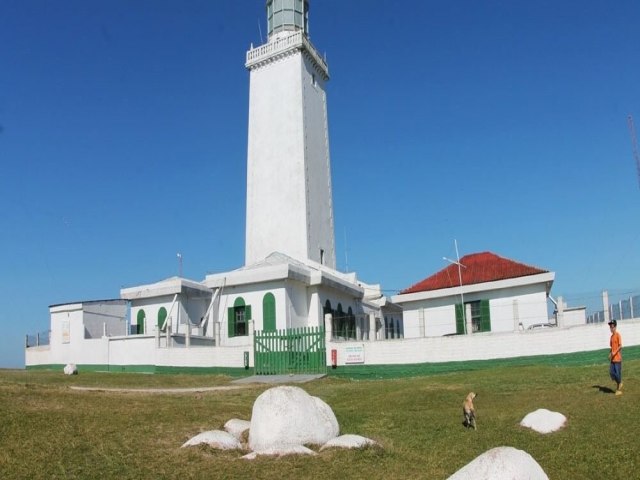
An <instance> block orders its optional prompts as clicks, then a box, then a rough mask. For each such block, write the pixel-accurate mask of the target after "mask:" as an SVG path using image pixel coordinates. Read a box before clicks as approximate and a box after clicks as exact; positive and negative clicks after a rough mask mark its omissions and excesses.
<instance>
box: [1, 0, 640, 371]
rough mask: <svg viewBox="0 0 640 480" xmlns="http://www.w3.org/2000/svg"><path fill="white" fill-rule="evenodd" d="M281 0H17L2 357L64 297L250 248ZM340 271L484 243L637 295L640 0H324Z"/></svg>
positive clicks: (432, 265) (402, 266) (15, 360)
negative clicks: (260, 69) (262, 89)
mask: <svg viewBox="0 0 640 480" xmlns="http://www.w3.org/2000/svg"><path fill="white" fill-rule="evenodd" d="M264 3H265V2H264V0H198V1H196V0H137V1H135V2H132V1H129V0H126V1H124V0H108V1H106V0H95V1H91V2H87V1H85V0H64V1H59V2H51V1H46V0H0V45H2V47H1V48H0V165H1V167H2V173H1V175H0V205H1V207H2V208H1V210H0V212H1V217H0V218H1V220H2V235H0V268H1V270H0V271H1V276H0V292H1V293H0V295H1V299H2V310H1V313H0V324H1V326H2V335H1V336H0V366H4V367H13V366H22V365H23V364H24V354H23V342H24V335H25V334H27V333H35V332H38V331H44V330H46V329H47V328H48V327H49V313H48V306H49V305H51V304H58V303H67V302H73V301H79V300H96V299H106V298H117V297H118V296H119V290H120V288H121V287H123V286H132V285H136V284H142V283H149V282H154V281H158V280H161V279H163V278H166V277H170V276H172V275H176V274H177V273H178V261H177V258H176V253H177V252H181V253H182V255H183V272H184V276H185V277H187V278H191V279H194V280H202V279H203V278H204V277H205V275H206V274H207V273H211V272H221V271H226V270H229V269H234V268H237V267H240V266H242V264H243V261H244V217H245V211H244V208H245V201H244V195H245V172H246V170H245V161H246V137H247V107H248V88H249V87H248V73H247V71H246V70H245V68H244V55H245V52H246V50H247V49H248V47H249V45H250V44H251V43H252V42H253V44H254V45H258V44H260V43H261V35H262V36H264V35H265V32H266V20H265V13H264ZM310 32H311V40H312V42H313V43H314V44H315V46H316V47H317V48H318V50H319V51H320V52H321V53H325V52H326V56H327V60H328V64H329V69H330V73H331V81H330V82H329V87H328V102H329V103H328V105H329V129H330V148H331V160H332V176H333V193H334V211H335V228H336V246H337V257H338V268H339V270H345V269H346V268H347V267H348V269H349V270H350V271H357V272H358V276H359V277H360V278H362V279H363V280H364V281H367V282H370V283H381V284H382V286H383V288H384V289H385V290H387V293H389V294H392V293H395V292H396V291H397V290H400V289H402V288H405V287H408V286H409V285H411V284H413V283H415V282H416V281H418V280H421V279H422V278H424V277H426V276H428V275H430V274H431V273H434V272H435V271H437V270H439V269H441V268H443V267H445V266H446V262H445V261H443V260H442V257H443V256H447V257H450V258H451V257H452V256H455V250H454V247H453V245H454V239H457V241H458V244H459V247H460V254H461V256H462V255H464V254H467V253H474V252H480V251H485V250H489V251H492V252H494V253H497V254H499V255H502V256H505V257H508V258H511V259H514V260H517V261H521V262H524V263H528V264H532V265H535V266H537V267H541V268H545V269H548V270H552V271H554V272H556V282H555V284H554V287H553V290H552V295H554V296H559V295H564V296H565V297H567V298H569V299H570V301H571V300H572V299H573V300H574V305H575V303H585V302H587V301H588V300H589V299H590V298H591V299H592V298H593V297H597V295H599V293H598V292H600V291H601V290H602V289H609V290H616V289H617V290H620V291H634V292H636V293H637V292H638V291H640V281H639V279H638V272H639V271H640V251H639V248H638V247H639V245H640V222H639V221H638V214H639V213H640V188H639V183H638V175H637V172H636V165H635V161H634V159H633V154H632V148H631V138H630V134H629V130H628V128H627V116H628V115H629V114H632V115H634V117H635V118H636V123H637V124H638V125H637V128H638V126H640V62H639V61H638V59H640V2H637V1H636V0H618V1H616V2H610V1H604V0H603V1H593V0H585V1H582V2H562V1H560V2H559V1H557V0H541V1H536V2H531V1H523V0H514V1H508V2H507V1H501V2H498V1H486V2H478V1H476V0H465V1H456V0H452V1H450V2H433V1H428V0H404V1H402V2H391V3H390V2H386V1H382V0H311V12H310Z"/></svg>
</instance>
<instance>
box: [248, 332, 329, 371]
mask: <svg viewBox="0 0 640 480" xmlns="http://www.w3.org/2000/svg"><path fill="white" fill-rule="evenodd" d="M253 351H254V361H255V373H256V375H285V374H290V373H295V374H306V373H326V372H327V360H326V359H327V351H326V347H325V336H324V328H323V327H301V328H291V329H288V330H276V331H273V332H265V331H257V332H255V336H254V343H253Z"/></svg>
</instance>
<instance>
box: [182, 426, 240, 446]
mask: <svg viewBox="0 0 640 480" xmlns="http://www.w3.org/2000/svg"><path fill="white" fill-rule="evenodd" d="M203 443H205V444H207V445H209V446H210V447H213V448H217V449H219V450H234V449H238V448H242V445H240V442H239V441H238V439H237V438H236V437H234V436H233V435H231V434H230V433H228V432H223V431H222V430H209V431H208V432H202V433H199V434H198V435H196V436H195V437H193V438H192V439H190V440H187V441H186V442H185V443H184V444H183V445H182V447H183V448H184V447H193V446H194V445H200V444H203Z"/></svg>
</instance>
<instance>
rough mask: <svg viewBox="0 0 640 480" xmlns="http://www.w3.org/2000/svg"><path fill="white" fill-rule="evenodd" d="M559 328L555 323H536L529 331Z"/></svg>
mask: <svg viewBox="0 0 640 480" xmlns="http://www.w3.org/2000/svg"><path fill="white" fill-rule="evenodd" d="M552 327H557V325H556V324H555V323H534V324H533V325H529V327H528V328H527V330H537V329H538V328H552Z"/></svg>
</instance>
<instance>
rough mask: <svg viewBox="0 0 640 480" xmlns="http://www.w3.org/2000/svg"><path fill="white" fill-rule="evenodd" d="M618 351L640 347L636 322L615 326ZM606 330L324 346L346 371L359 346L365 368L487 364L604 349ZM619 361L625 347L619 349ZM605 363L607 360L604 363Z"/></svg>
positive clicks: (590, 328)
mask: <svg viewBox="0 0 640 480" xmlns="http://www.w3.org/2000/svg"><path fill="white" fill-rule="evenodd" d="M618 330H619V331H620V334H621V335H622V344H623V346H633V345H640V319H636V320H624V322H618ZM609 337H610V333H609V328H608V326H607V325H605V324H602V323H600V324H589V325H581V326H576V327H570V328H541V329H534V330H523V331H518V332H504V333H476V334H474V335H455V336H451V337H426V338H413V339H405V340H388V341H377V342H327V346H326V347H327V361H328V362H330V352H331V350H332V349H336V350H337V352H338V365H345V363H344V360H345V358H346V355H347V349H348V348H349V347H350V346H353V345H362V346H363V348H364V359H365V364H366V365H392V364H411V363H438V362H451V361H469V360H488V359H496V358H511V357H521V356H532V355H553V354H559V353H573V352H582V351H592V350H600V349H608V348H609ZM622 354H623V358H624V347H623V353H622ZM606 361H607V356H606V354H604V355H603V362H606Z"/></svg>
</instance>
